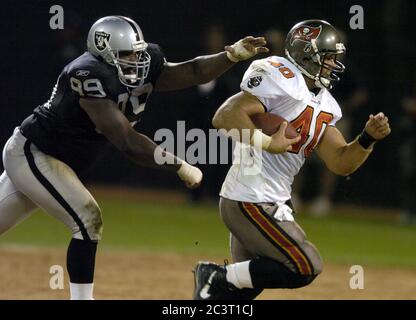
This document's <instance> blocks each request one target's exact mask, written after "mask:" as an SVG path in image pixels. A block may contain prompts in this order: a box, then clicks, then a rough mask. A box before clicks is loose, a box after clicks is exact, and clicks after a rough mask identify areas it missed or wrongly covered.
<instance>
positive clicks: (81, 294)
mask: <svg viewBox="0 0 416 320" xmlns="http://www.w3.org/2000/svg"><path fill="white" fill-rule="evenodd" d="M93 290H94V283H72V282H70V283H69V291H70V292H71V300H94V298H93V297H92V292H93Z"/></svg>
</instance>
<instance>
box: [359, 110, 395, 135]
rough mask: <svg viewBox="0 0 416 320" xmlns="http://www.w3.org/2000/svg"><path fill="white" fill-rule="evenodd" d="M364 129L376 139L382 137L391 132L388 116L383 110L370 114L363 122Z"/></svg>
mask: <svg viewBox="0 0 416 320" xmlns="http://www.w3.org/2000/svg"><path fill="white" fill-rule="evenodd" d="M365 131H366V132H367V133H368V134H369V135H370V136H372V137H373V138H374V139H376V140H382V139H384V138H385V137H387V136H388V135H389V134H390V132H391V129H390V125H389V118H387V116H385V115H384V113H383V112H379V113H377V114H376V115H375V116H374V115H372V114H370V117H369V119H368V121H367V123H366V124H365Z"/></svg>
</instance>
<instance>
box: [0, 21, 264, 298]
mask: <svg viewBox="0 0 416 320" xmlns="http://www.w3.org/2000/svg"><path fill="white" fill-rule="evenodd" d="M87 45H88V50H87V51H86V52H85V53H84V54H83V55H81V56H80V57H78V58H77V59H75V60H74V61H72V62H71V63H69V64H68V65H67V66H66V67H65V68H64V69H63V71H62V72H61V74H60V76H59V78H58V81H57V83H56V85H55V87H54V89H53V92H52V96H51V97H50V99H49V101H47V102H46V103H45V104H43V105H41V106H39V107H37V108H36V109H35V110H34V112H33V114H32V115H30V116H29V117H28V118H27V119H25V120H24V121H23V123H22V124H21V125H20V127H18V128H16V129H15V131H14V133H13V135H12V137H11V138H10V139H9V141H8V142H7V144H6V146H5V148H4V151H3V164H4V168H5V171H4V172H3V174H2V175H1V177H0V234H1V233H3V232H5V231H7V230H9V229H10V228H12V227H13V226H15V225H16V224H17V223H18V222H20V221H22V220H23V219H24V218H26V217H28V216H29V215H30V214H31V213H32V212H33V211H34V210H35V209H36V208H37V207H41V208H43V209H44V210H45V211H47V212H48V213H49V214H51V215H52V216H54V217H56V218H58V219H59V220H61V221H62V222H63V223H64V224H65V225H66V226H67V227H68V228H70V230H71V232H72V239H71V242H70V244H69V248H68V254H67V269H68V273H69V276H70V291H71V299H93V277H94V263H95V253H96V249H97V241H98V240H100V238H101V233H102V219H101V211H100V208H99V206H98V204H97V202H96V201H95V199H94V198H93V197H92V195H91V194H90V193H89V192H88V190H87V189H86V188H85V186H84V185H83V183H82V182H81V181H80V179H79V175H80V173H81V172H83V171H84V170H86V169H87V168H88V167H90V166H91V165H93V164H94V161H95V159H96V158H97V155H98V154H99V153H100V151H102V150H103V149H104V147H105V146H106V145H107V144H108V143H112V144H113V145H115V146H116V147H117V148H118V149H119V150H120V151H121V152H123V153H124V154H125V155H126V156H127V157H129V158H130V159H131V160H132V161H134V162H136V163H138V164H140V165H144V166H150V167H160V168H162V169H166V170H171V171H174V172H176V173H177V174H178V176H179V177H180V178H181V179H182V180H183V181H184V182H185V184H186V185H187V186H188V187H190V188H194V187H196V186H198V185H199V183H200V181H201V179H202V173H201V171H200V170H199V169H198V168H196V167H194V166H191V165H189V164H188V163H186V162H185V161H183V160H181V159H178V158H176V157H175V156H174V155H172V154H169V153H167V152H165V151H163V150H162V149H161V148H160V147H158V146H157V145H156V144H155V143H154V142H153V141H152V140H150V139H149V138H147V137H146V136H144V135H142V134H140V133H138V132H136V131H135V130H134V129H133V128H132V126H133V125H134V124H135V123H136V122H137V121H138V120H139V118H140V114H141V112H143V110H144V108H145V103H146V100H147V98H148V96H149V95H150V94H151V93H152V91H163V90H177V89H182V88H186V87H189V86H193V85H197V84H201V83H205V82H208V81H210V80H212V79H214V78H216V77H218V76H220V75H221V74H222V73H224V72H225V71H226V70H228V69H229V68H230V67H232V66H233V64H234V63H235V62H238V61H240V60H246V59H249V58H251V57H253V56H254V55H256V54H257V53H259V52H267V48H265V47H264V45H265V41H264V39H263V38H254V37H246V38H244V39H242V40H240V41H238V42H236V43H235V44H234V45H232V46H227V47H225V51H224V52H222V53H218V54H215V55H209V56H201V57H197V58H195V59H193V60H189V61H186V62H182V63H169V62H166V60H165V58H164V56H163V53H162V52H161V50H160V48H159V46H158V45H156V44H150V43H146V42H145V41H144V39H143V34H142V32H141V30H140V28H139V26H138V25H137V23H136V22H134V21H133V20H131V19H129V18H126V17H122V16H109V17H104V18H101V19H99V20H98V21H97V22H95V23H94V25H93V26H92V27H91V29H90V31H89V34H88V40H87Z"/></svg>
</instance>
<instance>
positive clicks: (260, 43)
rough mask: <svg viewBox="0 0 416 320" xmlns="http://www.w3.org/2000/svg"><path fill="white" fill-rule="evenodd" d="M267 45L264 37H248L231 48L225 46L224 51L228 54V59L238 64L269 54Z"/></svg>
mask: <svg viewBox="0 0 416 320" xmlns="http://www.w3.org/2000/svg"><path fill="white" fill-rule="evenodd" d="M266 43H267V42H266V39H264V37H257V38H255V37H252V36H248V37H245V38H244V39H241V40H239V41H237V42H236V43H234V44H233V45H231V46H225V47H224V49H225V51H226V52H227V57H228V59H230V60H231V61H233V62H238V61H242V60H247V59H250V58H252V57H254V56H255V55H256V54H258V53H261V52H269V49H268V48H266V47H265V45H266Z"/></svg>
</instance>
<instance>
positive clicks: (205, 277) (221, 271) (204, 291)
mask: <svg viewBox="0 0 416 320" xmlns="http://www.w3.org/2000/svg"><path fill="white" fill-rule="evenodd" d="M193 273H194V279H195V288H194V296H193V299H194V300H223V299H227V296H228V294H227V293H229V290H230V286H231V285H230V284H228V282H227V279H226V273H227V272H226V269H225V267H223V266H219V265H218V264H216V263H213V262H199V263H198V264H197V265H196V267H195V269H194V271H193Z"/></svg>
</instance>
